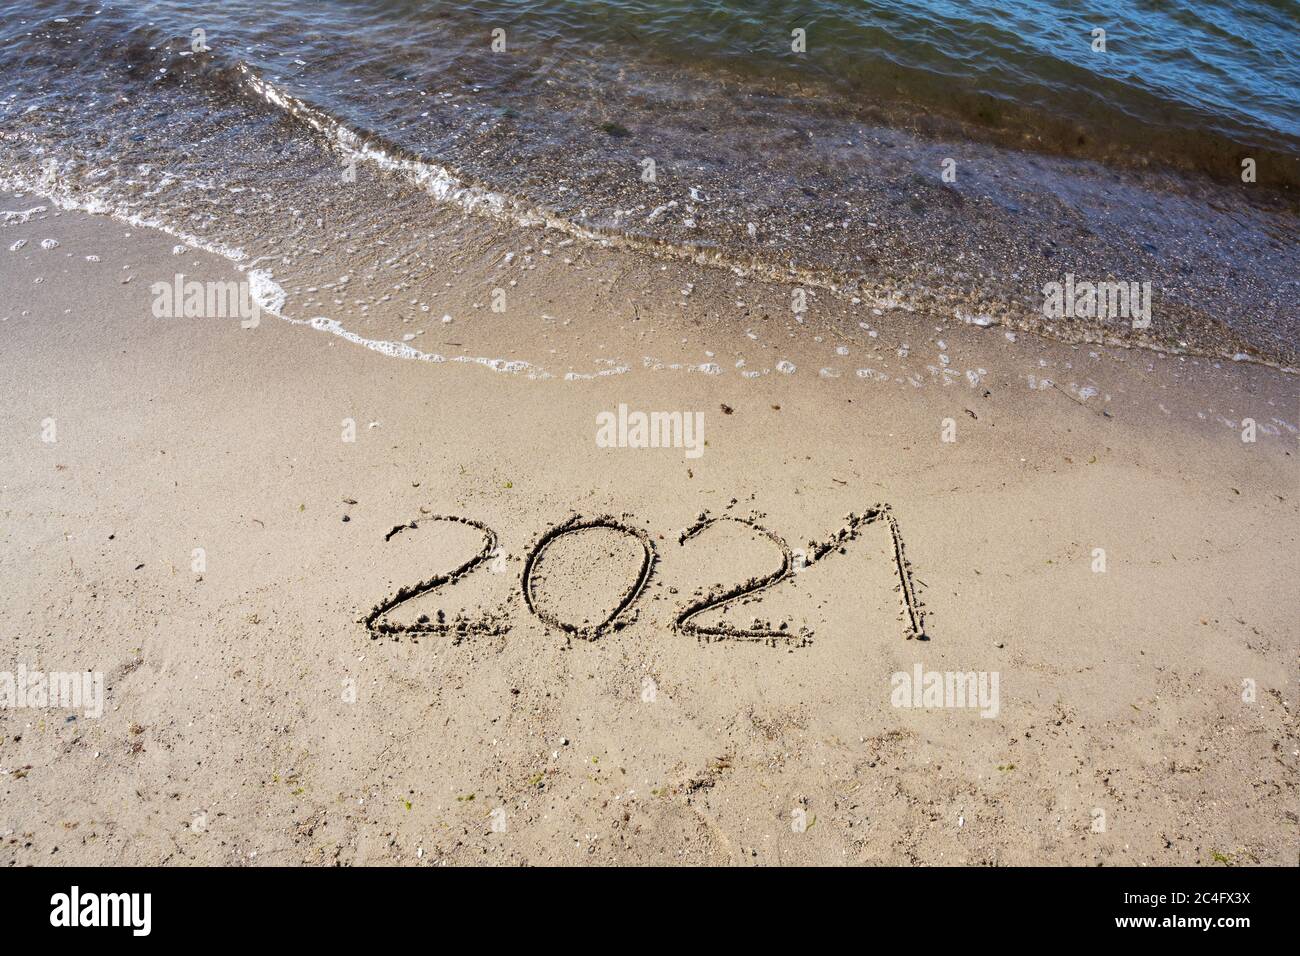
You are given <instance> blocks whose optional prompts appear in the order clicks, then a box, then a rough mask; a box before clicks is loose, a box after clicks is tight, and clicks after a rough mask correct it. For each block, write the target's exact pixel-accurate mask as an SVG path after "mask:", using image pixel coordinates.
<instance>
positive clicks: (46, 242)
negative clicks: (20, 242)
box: [41, 239, 59, 249]
mask: <svg viewBox="0 0 1300 956" xmlns="http://www.w3.org/2000/svg"><path fill="white" fill-rule="evenodd" d="M41 248H42V249H57V248H59V240H57V239H42V240H41Z"/></svg>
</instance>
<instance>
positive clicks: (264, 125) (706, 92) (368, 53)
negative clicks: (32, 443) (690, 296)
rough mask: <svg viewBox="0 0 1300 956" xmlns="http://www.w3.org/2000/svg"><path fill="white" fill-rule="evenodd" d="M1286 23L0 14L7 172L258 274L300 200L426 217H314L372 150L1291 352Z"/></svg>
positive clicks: (997, 295) (500, 210)
mask: <svg viewBox="0 0 1300 956" xmlns="http://www.w3.org/2000/svg"><path fill="white" fill-rule="evenodd" d="M1298 10H1300V8H1298V7H1297V5H1296V3H1294V2H1292V0H1274V2H1265V0H1233V2H1227V3H1206V2H1198V0H1193V2H1180V3H1164V2H1155V0H1146V2H1142V0H1101V2H1094V3H1091V4H1089V6H1088V8H1087V10H1086V11H1083V10H1081V9H1080V8H1079V6H1078V5H1077V4H1074V3H1066V2H1041V0H1040V2H1019V0H1000V2H997V3H994V4H986V3H978V4H977V3H966V2H955V0H954V2H941V0H932V2H925V3H922V2H901V0H895V2H889V3H851V2H845V0H822V2H816V3H799V4H795V3H780V2H767V3H740V2H724V0H714V2H702V3H690V4H688V3H676V2H675V3H662V2H659V3H656V2H645V0H621V2H607V3H599V2H586V3H582V2H576V0H559V2H557V0H551V2H502V0H480V2H472V3H462V4H454V5H453V4H438V3H424V2H415V0H396V2H393V0H390V2H385V3H362V2H350V0H323V2H317V3H311V4H306V3H301V2H286V0H271V2H264V0H263V2H257V3H253V2H249V0H227V2H222V3H208V4H204V3H194V2H177V0H161V2H139V3H130V4H126V3H108V2H105V3H81V2H68V0H37V2H31V0H26V2H11V0H0V13H2V14H3V16H2V19H0V70H2V71H3V75H4V77H5V88H4V93H3V99H2V100H0V175H7V176H8V177H9V179H8V182H9V183H10V185H13V184H15V183H17V184H20V185H21V184H27V185H32V184H36V185H39V184H40V183H41V182H42V181H45V182H47V183H57V185H58V188H60V189H63V190H65V191H67V192H69V193H70V194H77V195H80V196H83V197H84V196H86V195H93V196H94V197H95V200H96V202H98V203H100V204H101V206H103V207H105V208H114V209H118V210H119V211H126V212H130V213H134V214H137V215H144V216H147V217H153V218H157V219H160V220H162V221H164V222H167V223H169V224H170V225H171V226H172V227H174V228H175V229H176V230H178V231H184V232H186V233H187V234H193V235H198V236H202V237H204V238H205V239H206V240H208V241H210V242H214V243H218V244H221V245H223V246H227V247H241V248H246V249H248V250H249V252H250V254H256V253H257V252H260V251H265V250H263V249H262V247H261V245H260V244H262V243H264V242H265V241H266V240H265V237H266V236H267V235H268V234H269V233H274V232H277V231H282V230H283V219H284V217H285V215H286V210H287V209H289V208H295V209H297V210H298V211H301V210H302V209H304V208H307V207H311V206H313V205H316V206H319V207H320V208H318V209H316V210H315V211H316V212H318V213H321V214H322V215H321V217H320V218H321V219H322V221H324V219H325V218H327V216H326V215H325V207H326V206H330V209H329V213H328V215H330V216H335V217H338V218H336V220H335V221H336V222H337V221H342V220H345V219H348V218H351V219H352V220H354V221H355V222H354V224H359V223H364V222H370V223H376V222H379V221H381V220H382V221H383V222H385V223H391V226H392V228H393V229H395V230H399V231H400V230H401V229H403V228H410V227H411V226H412V225H418V222H419V220H420V217H421V215H422V214H421V213H420V211H419V209H418V206H417V205H415V204H411V203H408V204H406V205H402V204H399V205H398V206H397V207H394V206H393V205H392V203H391V202H390V201H388V200H385V202H384V204H383V208H382V209H381V208H379V206H378V205H376V206H375V207H374V208H371V209H369V210H367V209H366V208H364V203H361V202H359V201H358V200H359V199H360V195H358V194H357V193H353V194H352V195H351V196H350V197H349V198H348V201H347V202H341V201H340V202H335V201H334V199H337V198H338V197H334V199H331V198H330V197H332V196H333V193H332V192H330V191H329V190H326V189H325V188H324V184H326V183H328V184H329V185H330V187H331V189H332V188H333V187H334V186H336V185H337V181H338V174H339V168H340V167H346V166H347V164H349V163H356V162H360V163H362V164H363V165H368V166H372V167H378V168H382V169H384V170H386V171H387V172H388V173H389V174H392V175H397V176H399V177H402V178H403V179H404V180H405V181H406V182H407V184H408V185H410V186H412V187H414V188H416V189H417V191H420V192H422V193H423V194H426V195H430V194H431V195H432V196H433V197H434V198H436V199H437V200H440V201H444V202H446V201H450V202H453V203H456V204H459V205H460V206H462V207H463V208H465V209H469V210H472V211H475V212H481V213H483V214H485V215H488V216H496V217H506V218H510V219H514V220H522V221H542V222H547V223H549V224H551V225H553V226H555V227H557V228H561V229H565V230H567V231H569V232H571V233H572V234H574V235H576V236H586V237H589V238H590V237H603V238H605V239H607V240H608V239H613V240H617V241H620V242H626V243H628V244H630V245H634V246H638V247H640V248H646V249H649V250H651V251H654V252H656V254H663V255H675V256H680V257H688V258H693V259H697V260H703V261H715V262H717V263H719V264H722V265H729V266H736V267H744V268H747V269H753V270H757V271H759V272H763V271H766V272H768V273H770V274H771V275H773V276H774V277H777V278H794V279H797V280H798V281H804V282H809V283H812V284H816V285H822V286H826V287H830V288H836V289H842V290H845V291H849V292H854V293H857V294H859V295H863V296H868V297H872V298H876V299H882V300H887V301H890V302H894V301H897V300H898V299H899V297H903V298H905V299H907V300H909V301H911V302H914V303H916V304H918V305H921V306H926V307H932V308H936V309H939V310H942V311H945V312H947V313H949V314H951V313H952V312H956V313H957V314H958V315H964V316H966V317H968V318H971V319H973V320H976V321H980V322H981V323H984V322H994V321H1010V320H1011V319H1012V318H1016V317H1018V318H1020V319H1021V320H1025V319H1026V318H1027V317H1032V316H1033V315H1034V314H1035V312H1036V310H1037V304H1038V302H1039V301H1040V299H1041V293H1040V290H1041V288H1042V285H1043V282H1044V281H1051V280H1053V279H1059V278H1060V276H1061V275H1062V274H1064V273H1066V272H1071V273H1075V274H1078V275H1086V276H1090V277H1095V278H1098V279H1100V278H1104V277H1108V276H1114V277H1117V278H1126V279H1144V280H1151V281H1153V284H1154V285H1155V286H1156V287H1157V289H1158V290H1159V291H1158V295H1157V297H1158V299H1159V302H1160V305H1161V314H1162V315H1163V316H1164V317H1165V321H1163V322H1162V323H1159V324H1158V326H1157V328H1156V329H1155V330H1154V331H1152V332H1151V333H1148V334H1146V335H1145V336H1139V337H1138V338H1145V339H1148V340H1151V341H1152V342H1153V344H1160V345H1164V346H1167V347H1173V348H1178V347H1191V348H1195V349H1200V350H1204V351H1210V352H1218V353H1224V354H1232V353H1234V352H1236V351H1239V350H1242V349H1246V350H1248V351H1251V352H1254V353H1257V354H1259V355H1261V356H1264V357H1266V358H1268V359H1270V360H1274V361H1279V362H1283V363H1288V364H1295V354H1296V346H1297V341H1298V340H1300V335H1297V330H1296V323H1297V319H1296V318H1295V312H1296V310H1295V308H1294V306H1295V301H1296V291H1297V290H1296V285H1295V278H1294V277H1295V276H1296V275H1297V272H1300V270H1297V268H1296V266H1297V258H1296V247H1297V243H1296V237H1297V231H1296V218H1295V187H1296V184H1297V183H1300V116H1298V115H1297V109H1296V100H1297V93H1298V92H1300V62H1298V61H1297V56H1296V52H1295V50H1296V44H1295V37H1296V35H1297V32H1298V31H1297V27H1298V26H1300V16H1298ZM1095 29H1102V30H1105V31H1106V44H1105V47H1106V48H1105V51H1104V52H1103V51H1100V50H1094V36H1093V31H1094V30H1095ZM195 31H202V32H201V33H198V34H196V33H195ZM796 31H803V32H802V35H801V36H800V35H797V34H796ZM801 39H802V40H803V41H804V42H805V43H806V49H805V50H804V51H802V52H799V51H796V50H795V49H792V44H794V43H796V41H798V40H801ZM1246 158H1250V159H1251V160H1252V161H1253V162H1254V163H1255V165H1256V170H1257V181H1256V182H1253V183H1250V184H1244V183H1242V181H1241V176H1240V172H1241V164H1242V161H1243V159H1246ZM648 164H649V166H648ZM945 168H949V169H952V170H953V171H955V176H954V177H952V178H944V177H942V176H941V175H940V174H941V171H942V170H944V169H945ZM648 169H649V170H651V172H650V173H648V172H647V170H648ZM214 188H215V189H220V190H224V191H226V192H227V194H233V195H237V196H239V197H240V198H239V199H238V201H237V202H236V203H235V204H234V206H233V207H232V206H231V204H229V203H215V202H212V201H211V200H210V197H209V198H206V199H205V198H204V195H205V193H207V192H210V191H211V190H212V189H214ZM331 203H333V205H331ZM403 216H405V217H406V221H405V222H403V221H402V217H403ZM307 218H308V220H310V219H311V217H310V216H308V217H307ZM277 220H279V222H277ZM326 238H327V237H324V236H322V237H319V240H318V241H317V243H316V246H315V248H318V249H324V248H325V247H326V246H328V243H327V241H326ZM393 268H397V267H396V266H394V267H393ZM1121 334H1128V333H1121Z"/></svg>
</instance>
